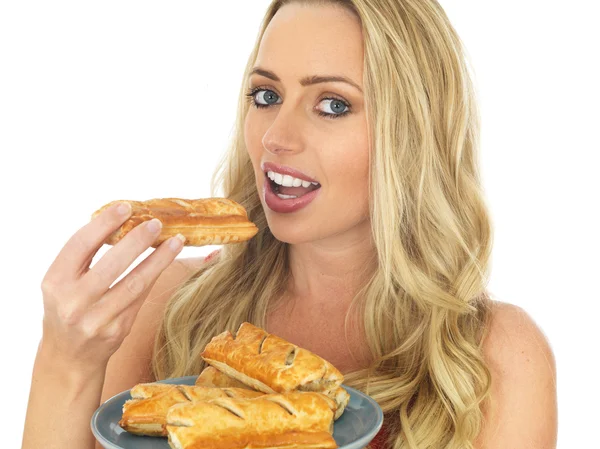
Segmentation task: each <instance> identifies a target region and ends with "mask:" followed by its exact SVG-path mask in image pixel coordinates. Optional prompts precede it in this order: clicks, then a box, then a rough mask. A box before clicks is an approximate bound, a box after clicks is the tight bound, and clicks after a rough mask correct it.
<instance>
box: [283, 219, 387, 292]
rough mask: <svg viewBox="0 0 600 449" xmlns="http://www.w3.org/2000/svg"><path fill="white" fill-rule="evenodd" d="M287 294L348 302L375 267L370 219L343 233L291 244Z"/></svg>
mask: <svg viewBox="0 0 600 449" xmlns="http://www.w3.org/2000/svg"><path fill="white" fill-rule="evenodd" d="M289 261H290V270H291V277H290V282H289V284H288V289H287V290H288V294H290V295H292V296H293V297H296V298H302V301H303V302H304V303H306V302H322V301H327V302H332V301H336V302H340V301H341V302H347V301H350V300H351V299H352V298H353V297H354V295H355V294H356V292H357V291H358V290H359V289H360V288H361V287H362V286H363V285H364V282H366V280H367V278H368V276H369V275H371V274H372V273H373V271H374V270H375V263H376V257H375V246H374V243H373V240H372V238H371V230H370V224H369V223H368V221H366V222H364V224H363V225H361V226H360V229H356V228H355V229H353V230H352V231H351V232H348V233H346V234H343V235H337V236H333V237H330V238H327V239H323V240H318V241H313V242H307V243H301V244H293V245H290V248H289Z"/></svg>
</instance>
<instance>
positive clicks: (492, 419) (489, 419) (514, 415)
mask: <svg viewBox="0 0 600 449" xmlns="http://www.w3.org/2000/svg"><path fill="white" fill-rule="evenodd" d="M495 309H496V310H495V311H494V314H493V318H492V324H491V328H490V332H489V335H488V338H487V339H486V341H485V342H484V356H485V358H486V360H487V361H488V363H489V365H490V369H491V372H492V401H493V402H491V403H489V404H486V406H485V407H484V409H483V412H484V414H485V423H484V428H483V430H482V432H481V433H480V435H479V437H478V438H477V440H476V442H475V448H476V449H505V448H511V449H555V448H556V440H557V432H558V430H557V427H558V424H557V415H558V410H557V397H556V361H555V359H554V354H553V353H552V349H551V348H550V345H549V343H548V340H547V339H546V337H545V336H544V334H543V333H542V331H541V330H540V329H539V328H538V326H537V325H536V324H535V323H534V321H533V320H532V319H531V318H530V317H529V315H528V314H527V313H526V312H525V311H524V310H523V309H521V308H519V307H516V306H514V305H511V304H506V303H496V306H495Z"/></svg>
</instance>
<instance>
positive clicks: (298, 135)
mask: <svg viewBox="0 0 600 449" xmlns="http://www.w3.org/2000/svg"><path fill="white" fill-rule="evenodd" d="M288 104H290V103H288ZM285 106H286V105H285V104H284V105H282V106H281V107H280V108H279V111H278V112H277V115H276V116H275V120H274V121H273V123H271V126H270V127H269V128H268V129H267V132H265V135H264V136H263V139H262V144H263V147H264V148H265V150H267V151H268V152H269V153H272V154H275V155H282V154H289V155H291V154H296V153H300V152H302V149H303V147H304V142H303V138H302V131H301V129H302V118H301V117H300V115H301V114H302V111H301V107H298V108H293V107H290V108H287V109H286V107H285Z"/></svg>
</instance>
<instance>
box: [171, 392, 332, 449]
mask: <svg viewBox="0 0 600 449" xmlns="http://www.w3.org/2000/svg"><path fill="white" fill-rule="evenodd" d="M167 432H168V436H169V445H170V446H171V448H173V449H213V448H214V449H223V448H227V449H244V448H253V449H275V448H278V449H288V448H289V449H296V448H298V449H299V448H312V449H321V448H322V449H333V448H337V444H336V443H335V440H334V439H333V437H332V433H333V411H332V410H331V399H329V398H328V397H327V396H324V395H322V394H320V393H310V392H293V393H288V394H285V395H282V394H269V395H264V396H261V397H258V398H255V399H234V398H219V399H214V400H211V401H206V402H195V403H190V404H178V405H175V406H173V407H171V408H170V409H169V412H168V413H167Z"/></svg>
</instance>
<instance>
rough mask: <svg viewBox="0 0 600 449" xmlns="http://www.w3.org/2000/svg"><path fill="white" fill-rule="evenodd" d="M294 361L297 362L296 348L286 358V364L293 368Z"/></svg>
mask: <svg viewBox="0 0 600 449" xmlns="http://www.w3.org/2000/svg"><path fill="white" fill-rule="evenodd" d="M294 360H296V348H295V347H294V348H293V349H292V350H291V351H290V353H289V354H288V355H287V357H286V358H285V364H286V365H287V366H291V365H293V364H294Z"/></svg>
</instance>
